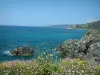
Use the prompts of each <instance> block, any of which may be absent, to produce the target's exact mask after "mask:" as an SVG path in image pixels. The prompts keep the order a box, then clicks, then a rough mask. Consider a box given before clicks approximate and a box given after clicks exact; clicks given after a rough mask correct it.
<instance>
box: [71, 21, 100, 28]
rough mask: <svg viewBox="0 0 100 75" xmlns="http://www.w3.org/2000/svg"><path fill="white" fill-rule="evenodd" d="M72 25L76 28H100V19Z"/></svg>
mask: <svg viewBox="0 0 100 75" xmlns="http://www.w3.org/2000/svg"><path fill="white" fill-rule="evenodd" d="M70 27H71V28H74V29H100V21H94V22H91V23H87V24H75V25H72V26H70Z"/></svg>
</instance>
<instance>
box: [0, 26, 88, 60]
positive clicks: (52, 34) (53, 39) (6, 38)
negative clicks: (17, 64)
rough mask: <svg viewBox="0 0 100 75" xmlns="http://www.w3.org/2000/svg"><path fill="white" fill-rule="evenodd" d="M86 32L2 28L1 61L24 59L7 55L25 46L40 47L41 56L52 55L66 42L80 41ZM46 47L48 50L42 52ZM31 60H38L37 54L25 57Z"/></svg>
mask: <svg viewBox="0 0 100 75" xmlns="http://www.w3.org/2000/svg"><path fill="white" fill-rule="evenodd" d="M86 32H87V30H71V29H60V28H59V29H57V28H46V27H21V26H19V27H18V26H0V61H4V60H15V59H22V57H21V56H10V55H8V54H7V53H8V51H9V50H12V49H14V48H16V47H21V46H23V45H28V46H30V47H33V48H35V47H36V46H39V48H40V51H39V54H40V53H42V52H44V51H45V52H47V53H52V51H53V49H55V48H56V47H57V46H58V45H59V44H61V43H62V42H63V41H64V40H67V39H80V38H81V37H82V36H83V35H84V34H85V33H86ZM44 47H46V48H47V49H46V50H41V49H43V48H44ZM56 55H57V53H56ZM58 55H59V54H58ZM31 58H36V54H35V55H34V56H32V57H23V59H31Z"/></svg>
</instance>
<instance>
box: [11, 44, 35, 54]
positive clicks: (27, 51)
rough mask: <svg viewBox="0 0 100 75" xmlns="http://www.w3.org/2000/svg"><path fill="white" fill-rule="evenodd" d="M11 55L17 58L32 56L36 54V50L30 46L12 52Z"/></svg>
mask: <svg viewBox="0 0 100 75" xmlns="http://www.w3.org/2000/svg"><path fill="white" fill-rule="evenodd" d="M10 53H11V54H12V55H15V56H32V55H33V54H34V50H33V48H30V47H29V46H23V47H19V48H15V49H14V50H11V51H10Z"/></svg>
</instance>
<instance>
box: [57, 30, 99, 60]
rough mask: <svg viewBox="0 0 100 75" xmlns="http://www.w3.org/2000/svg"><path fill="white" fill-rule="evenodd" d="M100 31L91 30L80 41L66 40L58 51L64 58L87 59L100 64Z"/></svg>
mask: <svg viewBox="0 0 100 75" xmlns="http://www.w3.org/2000/svg"><path fill="white" fill-rule="evenodd" d="M99 32H100V31H99V30H89V31H88V33H86V34H85V36H84V37H83V38H81V39H80V40H71V39H70V40H66V41H64V42H63V43H62V44H61V45H59V46H58V48H57V49H56V50H58V51H60V52H61V55H62V57H70V58H85V59H87V60H91V59H92V60H94V61H97V62H100V33H99Z"/></svg>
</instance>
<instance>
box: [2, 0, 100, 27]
mask: <svg viewBox="0 0 100 75" xmlns="http://www.w3.org/2000/svg"><path fill="white" fill-rule="evenodd" d="M95 20H100V0H0V25H13V26H48V25H59V24H83V23H87V22H91V21H95Z"/></svg>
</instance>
